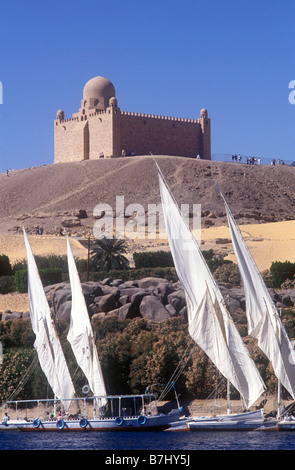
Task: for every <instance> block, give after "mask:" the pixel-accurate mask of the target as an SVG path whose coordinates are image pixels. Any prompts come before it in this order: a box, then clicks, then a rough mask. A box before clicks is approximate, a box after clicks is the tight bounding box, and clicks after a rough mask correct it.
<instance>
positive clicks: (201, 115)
mask: <svg viewBox="0 0 295 470" xmlns="http://www.w3.org/2000/svg"><path fill="white" fill-rule="evenodd" d="M200 117H201V118H207V117H208V111H207V109H205V108H203V109H201V111H200Z"/></svg>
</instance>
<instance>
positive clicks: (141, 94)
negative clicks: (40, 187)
mask: <svg viewBox="0 0 295 470" xmlns="http://www.w3.org/2000/svg"><path fill="white" fill-rule="evenodd" d="M294 29H295V2H294V0H292V1H290V0H280V1H277V0H243V1H240V0H239V1H238V0H223V1H221V0H202V1H199V0H178V1H174V0H157V1H155V0H149V1H142V0H125V1H122V0H83V1H82V0H59V1H56V0H38V1H37V0H1V4H0V81H1V83H2V85H3V104H1V105H0V159H1V160H0V171H1V172H3V171H5V170H6V169H7V168H15V169H20V168H27V167H30V166H39V165H43V164H49V163H52V162H53V157H54V155H53V120H54V119H55V116H56V111H57V110H58V109H60V108H62V109H63V110H64V111H65V115H66V117H71V115H72V113H73V112H76V111H78V109H79V106H80V100H81V99H82V91H83V87H84V84H85V83H86V82H87V81H88V80H89V79H90V78H92V77H94V76H97V75H102V76H104V77H106V78H108V79H109V80H111V81H112V83H113V84H114V86H115V89H116V95H117V99H118V105H119V106H120V108H121V109H122V110H126V111H135V112H145V113H152V114H163V115H168V116H176V117H188V118H198V117H199V112H200V109H201V108H203V107H205V108H207V109H208V112H209V116H210V117H211V118H212V153H214V154H220V153H221V154H222V153H241V154H244V155H255V156H261V157H265V158H279V157H280V158H283V159H285V160H295V147H294V140H295V139H294V130H295V105H291V104H290V103H289V101H288V96H289V93H290V91H291V90H289V89H288V85H289V82H290V81H291V80H295V65H294V64H295V57H294V55H295V54H294Z"/></svg>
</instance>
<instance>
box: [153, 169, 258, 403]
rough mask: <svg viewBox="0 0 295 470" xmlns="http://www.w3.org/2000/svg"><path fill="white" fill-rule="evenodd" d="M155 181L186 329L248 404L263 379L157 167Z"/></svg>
mask: <svg viewBox="0 0 295 470" xmlns="http://www.w3.org/2000/svg"><path fill="white" fill-rule="evenodd" d="M158 169H159V168H158ZM159 182H160V191H161V199H162V208H163V214H164V220H165V225H166V231H167V234H168V239H169V245H170V249H171V252H172V256H173V259H174V264H175V268H176V271H177V274H178V277H179V279H180V281H181V282H182V284H183V287H184V290H185V293H186V299H187V308H188V322H189V333H190V335H191V337H192V338H193V339H194V341H195V342H196V343H197V344H198V345H199V346H200V347H201V348H202V349H203V350H204V352H205V353H206V354H207V355H208V356H209V357H210V359H211V360H212V361H213V362H214V364H215V365H216V367H217V368H218V369H219V370H220V372H221V373H222V374H223V375H224V376H225V377H226V378H227V379H228V380H229V381H230V382H231V383H232V385H233V386H234V387H235V388H236V389H237V390H238V391H239V392H240V394H241V396H242V397H243V399H244V401H245V404H246V406H247V407H250V406H251V405H252V404H253V403H254V402H255V401H256V400H257V399H258V398H259V397H260V396H261V394H262V393H263V392H264V390H265V386H264V383H263V381H262V379H261V377H260V375H259V373H258V371H257V368H256V366H255V364H254V362H253V361H252V359H251V358H250V356H249V353H248V350H247V348H246V347H245V345H244V343H243V341H242V339H241V337H240V335H239V333H238V331H237V329H236V327H235V325H234V324H233V322H232V320H231V318H230V316H229V314H228V312H227V309H226V306H225V303H224V300H223V297H222V294H221V292H220V290H219V288H218V286H217V284H216V283H215V280H214V278H213V276H212V274H211V272H210V270H209V268H208V266H207V264H206V262H205V260H204V258H203V255H202V253H201V250H200V248H199V245H198V243H197V242H196V240H195V238H194V236H193V234H192V233H191V231H190V229H189V227H188V226H187V224H186V222H185V220H184V218H183V217H182V216H181V213H180V211H179V208H178V206H177V204H176V203H175V201H174V199H173V197H172V195H171V192H170V190H169V189H168V186H167V185H166V183H165V180H164V178H163V177H162V174H161V171H160V170H159Z"/></svg>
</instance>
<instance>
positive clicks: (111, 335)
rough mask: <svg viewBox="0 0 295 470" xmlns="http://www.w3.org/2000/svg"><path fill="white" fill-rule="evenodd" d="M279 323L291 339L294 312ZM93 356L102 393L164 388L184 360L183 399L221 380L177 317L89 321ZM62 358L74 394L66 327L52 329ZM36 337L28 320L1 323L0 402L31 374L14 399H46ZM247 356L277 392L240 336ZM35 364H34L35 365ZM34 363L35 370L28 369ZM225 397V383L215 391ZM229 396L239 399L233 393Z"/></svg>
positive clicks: (267, 369)
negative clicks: (100, 373)
mask: <svg viewBox="0 0 295 470" xmlns="http://www.w3.org/2000/svg"><path fill="white" fill-rule="evenodd" d="M234 321H235V323H236V324H237V327H238V329H239V331H240V333H241V334H243V333H244V334H246V327H245V325H246V318H245V314H244V312H242V311H238V312H236V314H235V315H234ZM283 322H284V324H285V326H286V328H287V332H288V333H289V334H290V336H291V337H295V322H294V320H293V311H288V310H286V311H284V312H283ZM93 329H94V334H95V338H96V345H97V350H98V355H99V358H100V361H101V365H102V370H103V374H104V377H105V381H106V386H107V390H108V392H110V393H114V394H122V393H142V392H144V390H145V388H146V387H147V386H148V385H151V384H156V383H161V384H167V383H168V382H169V380H170V379H171V376H172V374H173V373H174V372H175V370H176V367H177V366H178V365H179V363H180V361H181V359H182V358H183V357H184V358H185V361H184V362H183V363H182V365H184V368H183V370H182V373H181V374H180V376H179V378H178V380H177V382H176V388H177V392H178V393H180V394H181V397H182V399H185V398H188V399H192V398H200V399H202V398H206V397H208V395H209V394H210V393H211V392H212V391H213V390H214V388H215V387H216V384H217V383H219V382H220V380H221V376H220V374H219V372H218V371H217V370H216V368H215V366H214V365H213V364H212V362H211V361H210V359H209V358H208V357H207V356H206V354H205V353H204V352H203V351H202V350H201V349H200V348H199V347H198V346H196V345H195V344H194V343H193V341H192V339H191V338H190V336H189V334H188V330H187V324H186V323H185V321H184V320H183V318H182V317H175V318H171V319H169V320H167V321H165V322H161V323H157V322H151V321H147V320H145V319H142V318H136V319H133V320H119V319H118V318H117V317H116V316H110V317H106V318H105V319H103V320H101V319H96V320H94V322H93ZM57 330H58V333H59V335H60V339H61V343H62V347H63V350H64V352H65V357H66V359H67V362H68V365H69V369H70V372H71V375H72V377H73V378H74V384H75V388H76V392H77V394H81V388H82V386H83V385H84V384H85V383H86V382H85V378H84V376H83V373H82V372H81V371H79V374H78V375H77V374H76V371H77V364H76V362H75V359H74V358H73V354H72V351H71V348H70V346H69V343H68V341H67V339H66V336H67V331H68V325H67V324H66V323H62V322H60V323H59V324H58V325H57ZM34 340H35V337H34V334H33V332H32V330H31V326H30V321H29V320H14V321H7V322H0V341H1V342H2V344H3V349H4V360H3V364H2V365H0V373H1V381H0V401H1V400H5V399H7V398H8V397H9V396H10V395H11V393H12V392H13V391H14V389H15V388H16V387H17V385H18V384H19V382H20V380H21V378H22V377H23V375H24V374H25V373H26V372H27V371H30V370H32V375H31V377H30V378H29V380H28V381H27V382H26V384H25V386H24V388H23V389H22V390H21V392H20V393H19V395H18V396H17V398H18V399H28V398H38V397H51V396H52V395H51V391H50V389H49V386H48V384H47V381H46V379H45V377H44V375H43V372H42V371H41V369H40V367H39V364H38V361H36V360H35V357H36V353H35V351H34V350H33V343H34ZM244 341H245V343H246V345H247V347H248V350H249V352H250V355H251V357H252V358H253V360H254V361H255V363H256V365H257V367H258V369H259V371H260V373H261V375H262V377H263V379H264V381H265V383H266V385H267V388H268V390H269V391H270V392H275V390H276V379H275V377H274V375H273V372H272V367H271V366H270V364H269V362H268V360H267V359H266V357H265V356H264V355H263V353H261V351H260V350H259V349H258V347H257V345H256V342H255V340H253V339H252V338H249V337H248V336H244ZM34 364H35V365H34ZM32 365H34V368H32ZM221 391H222V395H220V396H224V397H225V396H226V381H225V380H224V382H223V385H222V390H219V393H221ZM232 397H233V398H236V399H237V398H238V396H237V393H236V392H235V391H234V390H232Z"/></svg>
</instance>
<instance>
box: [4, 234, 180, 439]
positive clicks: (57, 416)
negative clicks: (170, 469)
mask: <svg viewBox="0 0 295 470" xmlns="http://www.w3.org/2000/svg"><path fill="white" fill-rule="evenodd" d="M24 238H25V245H26V251H27V259H28V295H29V304H30V317H31V323H32V328H33V331H34V333H35V335H36V340H35V343H34V347H35V349H36V351H37V354H38V358H39V362H40V365H41V368H42V370H43V372H44V373H45V375H46V378H47V380H48V383H49V384H50V386H51V388H52V390H53V392H54V396H55V398H54V399H41V400H18V401H15V400H13V401H7V402H6V409H5V412H6V413H7V416H5V418H4V420H3V423H2V424H1V425H0V430H13V429H18V430H20V431H35V432H41V431H43V432H44V431H63V432H65V431H84V432H87V431H150V430H152V431H154V430H164V429H166V428H168V427H169V426H170V424H169V423H170V422H172V421H175V420H177V419H178V418H179V416H180V414H181V408H180V407H179V406H178V409H174V410H172V411H170V413H167V414H165V413H162V412H161V411H158V408H157V401H156V397H155V395H154V394H152V393H147V392H146V393H144V394H142V395H107V393H106V388H105V383H104V379H103V374H102V370H101V366H100V363H99V359H98V356H97V349H96V346H95V343H94V337H93V331H92V327H91V322H90V319H89V316H88V311H87V306H86V304H85V299H84V295H83V291H82V287H81V283H80V280H79V276H78V272H77V269H76V265H75V261H74V257H73V253H72V250H71V247H70V242H69V240H68V239H67V256H68V266H69V277H70V284H71V290H72V308H71V321H70V328H69V333H68V337H67V339H68V340H69V342H70V344H71V347H72V350H73V352H74V355H75V357H76V360H77V363H78V365H79V366H80V367H81V369H82V370H83V372H84V374H85V376H86V378H87V380H88V385H86V386H84V387H83V389H82V391H83V392H84V396H82V397H80V398H76V397H75V389H74V385H73V382H72V379H71V376H70V373H69V370H68V367H67V364H66V360H65V357H64V354H63V351H62V348H61V345H60V342H59V339H58V336H57V334H56V331H55V328H54V324H53V321H52V318H51V312H50V307H49V305H48V302H47V299H46V296H45V292H44V289H43V286H42V283H41V280H40V277H39V273H38V269H37V266H36V263H35V260H34V257H33V254H32V250H31V247H30V245H29V241H28V238H27V235H26V233H25V231H24ZM89 392H91V395H90V394H89ZM176 398H177V397H176ZM177 403H178V400H177ZM12 407H14V408H15V413H16V416H15V417H14V418H13V419H11V418H10V417H9V415H10V411H11V409H12ZM32 407H34V408H33V409H34V413H35V416H34V417H32V416H31V415H32ZM57 408H59V412H57V411H58V410H57ZM24 415H25V416H24Z"/></svg>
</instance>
